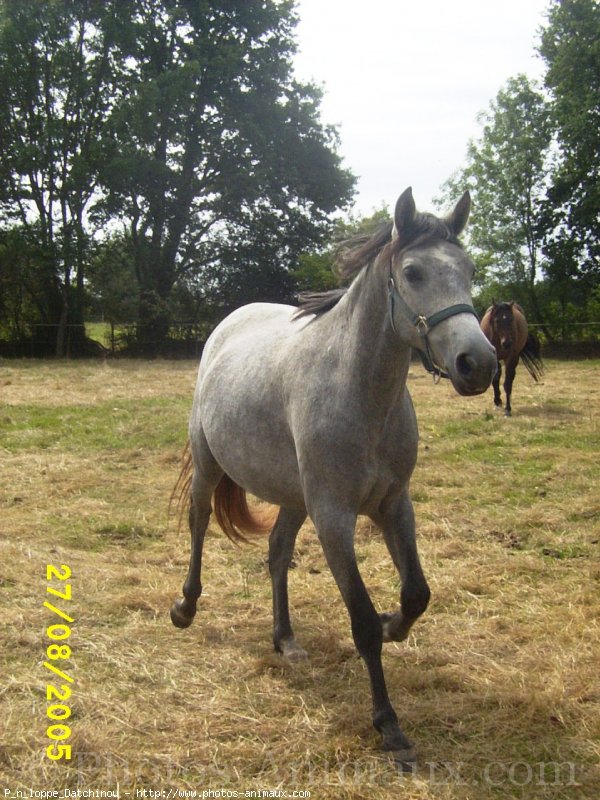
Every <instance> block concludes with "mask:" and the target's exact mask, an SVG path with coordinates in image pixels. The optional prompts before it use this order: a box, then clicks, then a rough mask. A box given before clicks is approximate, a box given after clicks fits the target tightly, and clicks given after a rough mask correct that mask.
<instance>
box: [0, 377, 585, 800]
mask: <svg viewBox="0 0 600 800" xmlns="http://www.w3.org/2000/svg"><path fill="white" fill-rule="evenodd" d="M195 373H196V364H195V363H192V362H173V363H171V362H160V361H156V362H126V361H116V362H110V361H106V362H83V363H76V362H75V363H69V362H55V363H54V362H53V363H43V362H34V361H31V362H29V361H27V362H25V361H23V362H6V361H4V362H1V363H0V437H1V438H0V446H1V448H2V449H1V462H0V466H1V473H2V480H1V483H0V494H1V506H2V514H1V520H0V528H1V531H2V537H1V541H0V548H1V550H0V613H1V617H0V619H1V620H2V624H1V627H0V659H1V661H2V675H3V680H2V683H1V685H0V702H1V704H2V705H1V709H2V713H1V717H0V726H1V728H0V730H1V731H2V735H1V737H0V742H1V744H0V791H1V792H2V797H5V790H6V789H9V790H11V791H12V792H13V794H12V795H11V798H13V800H14V798H16V796H17V795H16V791H17V790H22V791H24V792H26V794H23V795H22V796H23V797H24V796H27V797H29V796H31V795H30V791H31V790H33V791H34V792H43V791H44V792H48V791H51V790H64V789H65V788H67V789H69V790H70V792H73V793H76V790H77V789H79V790H80V791H86V790H94V791H95V790H103V791H109V790H110V791H113V792H116V791H117V790H118V791H119V792H120V794H121V797H124V798H127V797H131V798H135V797H136V796H137V797H142V796H144V794H143V792H142V791H141V790H144V789H145V790H147V791H149V790H153V791H156V790H164V791H165V792H167V793H168V792H169V790H179V791H180V792H181V793H182V794H180V795H179V796H185V795H184V793H185V792H187V793H188V795H187V796H192V795H191V794H189V793H190V792H194V791H195V792H197V796H198V797H202V792H203V791H204V792H205V793H207V792H209V791H211V790H212V792H213V794H212V795H211V796H213V797H218V796H222V797H225V796H229V797H234V796H236V795H235V792H238V793H239V794H238V795H237V796H240V797H241V796H245V795H244V793H245V792H247V791H248V792H260V791H263V792H269V791H270V792H272V793H274V792H276V791H287V792H288V795H287V796H288V797H292V792H293V791H296V792H310V793H311V797H312V798H319V799H320V800H321V798H323V799H324V800H328V799H329V798H332V799H333V798H336V799H338V798H342V799H343V798H356V799H358V798H374V799H375V800H377V799H378V798H388V797H389V798H391V797H402V798H409V799H411V798H415V799H416V798H419V799H420V800H432V798H436V799H437V798H442V799H444V798H452V799H456V800H465V799H466V800H479V798H512V797H524V798H573V797H577V798H586V799H588V800H597V798H598V797H599V796H600V771H599V762H600V678H599V673H600V670H599V664H600V635H599V632H600V563H599V558H598V554H599V552H600V544H599V539H600V530H599V529H600V489H599V485H600V480H599V479H600V474H599V473H600V465H599V461H600V459H599V444H600V362H598V361H581V362H558V361H551V362H549V363H548V364H547V374H546V377H545V380H544V383H543V384H542V385H536V384H534V383H533V382H532V381H531V379H530V378H529V376H528V375H527V374H526V372H525V370H524V369H523V368H521V369H520V370H519V371H518V373H517V379H516V382H515V388H514V393H513V417H512V418H511V419H506V418H504V416H502V415H501V414H498V413H497V412H495V411H494V409H493V404H492V396H491V393H488V394H486V395H485V396H483V397H478V398H471V399H464V398H459V397H457V396H456V395H455V394H454V393H453V391H452V389H451V387H449V386H448V385H446V384H441V385H439V386H434V385H433V384H432V383H431V380H430V379H429V377H428V376H427V375H426V374H425V373H424V372H423V371H422V370H421V368H420V367H417V366H416V365H414V366H413V368H412V370H411V374H410V377H409V385H410V388H411V391H412V394H413V398H414V400H415V406H416V409H417V415H418V418H419V424H420V431H421V444H420V456H419V464H418V466H417V469H416V472H415V476H414V480H413V485H412V491H413V498H414V500H415V508H416V513H417V524H418V530H419V536H420V552H421V555H422V560H423V563H424V567H425V570H426V574H427V576H428V579H429V582H430V585H431V589H432V592H433V599H432V603H431V605H430V607H429V609H428V611H427V613H426V615H425V616H424V617H423V618H422V619H421V620H420V621H419V622H418V623H417V625H416V626H415V628H414V629H413V632H412V633H411V635H410V638H409V640H408V641H407V642H406V643H403V644H390V645H386V646H385V653H384V668H385V670H386V675H387V680H388V687H389V690H390V694H391V697H392V701H393V702H394V704H395V707H396V709H397V711H398V713H399V715H400V718H401V723H402V726H403V728H404V730H405V732H406V733H407V735H408V736H409V737H410V738H411V739H412V740H413V741H414V742H415V744H416V749H417V752H418V758H419V767H418V770H417V772H416V774H414V775H412V776H404V777H403V776H400V775H398V774H397V773H396V771H395V770H394V768H393V766H392V765H391V764H390V763H389V761H388V760H387V757H386V756H385V754H383V753H382V752H380V751H379V749H378V745H379V740H378V736H377V735H376V733H375V732H374V731H373V729H372V728H371V722H370V716H371V713H370V712H371V710H370V697H369V691H368V685H367V677H366V671H365V669H364V666H363V664H362V662H361V660H360V659H359V658H358V657H357V655H356V653H355V650H354V646H353V644H352V639H351V635H350V630H349V624H348V619H347V616H346V612H345V609H344V607H343V604H342V601H341V599H340V597H339V594H338V591H337V588H336V587H335V584H334V582H333V579H332V577H331V575H330V574H329V572H328V570H327V568H326V565H325V563H324V559H323V556H322V554H321V551H320V547H319V544H318V541H317V539H316V536H315V534H314V531H313V529H312V528H311V526H310V525H308V524H307V525H306V526H305V527H304V528H303V530H302V531H301V534H300V537H299V540H298V544H297V550H296V553H295V559H294V564H295V568H294V569H293V570H292V571H291V573H290V595H291V605H292V613H293V618H294V621H295V627H296V633H297V636H298V639H299V641H300V642H301V643H302V645H303V646H304V647H305V648H306V649H307V650H308V651H309V653H310V659H309V660H308V661H307V662H304V663H294V664H288V663H284V662H283V661H282V660H281V659H280V658H279V657H278V656H276V655H275V654H273V653H272V652H271V599H270V586H269V579H268V571H267V567H266V563H265V556H266V542H264V543H262V542H261V543H260V544H258V545H256V546H253V547H252V546H250V547H246V548H244V549H238V548H236V547H235V546H234V545H232V544H231V543H230V542H229V540H227V539H226V538H225V537H224V536H223V535H222V534H220V533H219V532H217V531H216V530H215V531H212V530H211V531H210V532H209V536H208V539H207V543H206V547H205V566H204V571H203V583H204V587H205V588H204V594H203V597H202V599H201V602H200V608H199V613H198V616H197V618H196V621H195V622H194V625H193V626H192V627H191V628H190V629H188V630H187V631H179V630H176V629H175V628H173V627H172V625H171V623H170V621H169V616H168V610H169V607H170V605H171V602H172V600H173V599H174V598H175V597H177V596H178V595H179V593H180V589H181V584H182V582H183V579H184V577H185V572H186V569H187V558H188V536H187V532H186V531H184V530H182V531H181V532H178V530H177V524H176V521H174V520H170V521H168V519H167V505H168V500H169V495H170V492H171V489H172V486H173V484H174V482H175V479H176V477H177V473H178V463H179V456H180V453H181V450H182V447H183V444H184V442H185V437H186V425H187V415H188V412H189V408H190V402H191V396H192V391H193V385H194V381H195ZM357 550H358V553H359V559H360V563H361V569H362V571H363V575H364V578H365V581H366V583H367V585H368V586H369V588H370V590H371V594H372V597H373V599H374V602H375V604H376V606H377V607H378V608H379V609H380V610H382V611H384V610H391V609H392V608H394V607H395V606H396V604H397V596H398V580H397V576H396V574H395V572H394V570H393V567H392V565H391V562H390V559H389V556H388V555H387V551H386V550H385V548H384V545H383V542H382V540H381V538H380V536H379V534H378V532H377V531H376V530H374V529H372V527H371V526H370V525H369V523H368V522H367V521H366V520H361V521H360V523H359V530H358V534H357ZM48 564H54V565H57V566H60V565H67V566H68V567H69V568H70V570H71V571H72V576H71V577H70V578H69V579H68V580H65V581H62V582H60V581H58V580H56V579H52V580H51V582H50V584H49V583H48V581H47V575H46V569H47V565H48ZM67 584H70V585H71V586H72V590H71V591H72V597H71V598H68V597H66V595H67V594H68V591H67V590H66V589H65V588H64V587H65V586H66V585H67ZM48 585H50V587H51V588H53V589H55V590H56V591H61V592H62V594H64V595H65V597H63V598H60V597H59V596H57V595H56V594H52V593H47V586H48ZM61 587H62V588H61ZM47 601H48V602H51V603H52V604H53V605H54V606H55V607H56V608H57V609H58V610H59V611H61V612H62V613H63V614H66V615H67V616H69V617H70V618H73V619H74V622H73V623H72V624H70V623H69V628H71V634H70V635H69V636H68V637H66V638H64V639H61V640H57V641H54V642H52V641H51V640H50V639H49V634H48V626H52V625H58V624H67V621H66V620H64V619H61V618H60V617H59V616H57V614H56V612H54V611H52V610H51V609H49V608H48V607H45V606H44V603H45V602H47ZM67 630H68V629H65V628H55V629H52V630H51V632H52V634H53V635H55V636H59V635H66V632H67ZM53 644H54V645H56V646H57V648H60V647H64V646H65V645H66V646H68V647H70V648H71V652H69V653H67V651H66V650H64V649H63V650H60V649H55V650H52V651H51V655H49V654H48V652H47V648H48V647H49V646H51V645H53ZM61 655H62V656H66V657H65V658H61V657H60V656H61ZM45 662H46V663H49V664H50V665H51V666H54V667H55V668H57V669H60V670H61V672H63V673H64V674H65V676H66V678H65V679H63V678H59V677H58V676H57V675H55V674H54V673H53V672H51V671H50V669H49V668H48V667H45V666H44V663H45ZM69 681H71V682H69ZM48 685H56V686H57V688H59V689H60V686H62V685H65V686H67V687H68V689H70V690H71V695H70V697H68V698H66V694H67V692H66V691H65V690H61V691H62V695H63V697H65V700H64V702H61V700H60V699H57V698H56V697H55V698H54V699H52V700H49V701H48V700H47V698H46V691H47V686H48ZM65 708H66V709H69V710H71V712H72V713H71V715H70V717H68V719H65V720H64V721H62V722H61V720H60V719H59V717H60V716H62V715H66V713H67V711H66V710H65ZM49 710H50V713H51V714H52V715H54V716H55V717H56V719H54V720H53V719H49V718H48V711H49ZM60 725H63V726H68V729H70V735H69V737H68V738H65V739H64V740H62V741H61V740H60V739H59V740H57V741H56V743H55V749H54V750H53V751H52V752H54V753H58V752H60V751H59V750H57V749H56V748H57V747H58V746H60V745H61V744H68V745H70V746H71V747H72V758H71V760H70V761H65V760H62V761H57V762H56V763H55V762H53V761H51V760H50V759H49V758H48V756H47V755H46V748H47V747H48V746H49V745H52V744H53V742H52V740H51V739H49V738H48V735H47V729H48V727H49V726H60ZM68 729H67V728H66V727H62V728H61V727H56V728H51V732H52V735H53V736H62V735H66V733H67V730H68ZM136 792H137V795H136ZM218 792H221V795H219V794H218ZM126 793H130V794H126ZM34 796H37V797H42V795H40V794H38V795H35V794H34ZM72 796H76V794H75V795H72ZM145 796H146V797H148V796H149V794H146V795H145ZM166 796H167V795H165V797H166ZM171 796H172V797H175V796H176V795H171ZM204 796H205V797H206V796H208V794H205V795H204ZM247 796H252V795H251V794H249V795H247ZM254 796H260V795H258V794H255V795H254ZM271 796H275V795H274V794H272V795H271ZM297 796H298V795H297ZM300 796H301V795H300ZM305 796H308V795H305Z"/></svg>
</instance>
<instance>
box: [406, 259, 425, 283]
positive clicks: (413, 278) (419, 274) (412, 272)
mask: <svg viewBox="0 0 600 800" xmlns="http://www.w3.org/2000/svg"><path fill="white" fill-rule="evenodd" d="M404 277H405V278H406V280H407V281H408V282H409V283H413V284H414V283H420V282H421V281H422V280H423V270H421V269H419V267H417V266H415V264H407V265H406V266H405V267H404Z"/></svg>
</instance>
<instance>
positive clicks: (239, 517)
mask: <svg viewBox="0 0 600 800" xmlns="http://www.w3.org/2000/svg"><path fill="white" fill-rule="evenodd" d="M213 511H214V512H215V517H216V518H217V522H218V523H219V527H220V528H221V530H222V531H223V533H225V534H227V536H228V537H229V538H230V539H231V541H232V542H235V543H238V542H246V543H248V542H249V539H248V538H247V536H245V534H248V535H250V536H259V535H264V534H266V533H269V531H270V530H271V528H272V527H273V525H274V524H275V513H274V512H275V509H274V508H273V507H272V506H271V507H270V508H269V509H268V510H267V511H264V512H255V511H251V510H250V507H249V506H248V501H247V499H246V490H245V489H243V488H242V487H241V486H239V485H238V484H237V483H236V482H235V481H234V480H232V479H231V478H230V477H229V475H226V474H225V475H223V477H222V478H221V480H220V481H219V483H218V484H217V488H216V489H215V491H214V494H213Z"/></svg>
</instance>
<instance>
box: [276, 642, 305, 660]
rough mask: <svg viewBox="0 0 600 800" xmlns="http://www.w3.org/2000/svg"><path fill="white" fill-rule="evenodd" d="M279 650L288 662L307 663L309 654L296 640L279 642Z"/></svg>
mask: <svg viewBox="0 0 600 800" xmlns="http://www.w3.org/2000/svg"><path fill="white" fill-rule="evenodd" d="M277 649H278V651H279V652H280V653H281V655H282V656H283V657H284V658H286V659H287V660H288V661H306V660H307V659H308V653H307V652H306V650H304V648H302V647H300V645H299V644H297V642H296V640H295V639H286V640H284V641H282V642H279V646H278V647H277Z"/></svg>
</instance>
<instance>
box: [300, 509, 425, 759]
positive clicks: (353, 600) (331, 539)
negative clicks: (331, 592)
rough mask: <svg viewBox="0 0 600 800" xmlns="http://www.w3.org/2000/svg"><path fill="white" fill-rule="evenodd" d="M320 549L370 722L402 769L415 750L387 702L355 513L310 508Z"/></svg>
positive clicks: (377, 629) (378, 623)
mask: <svg viewBox="0 0 600 800" xmlns="http://www.w3.org/2000/svg"><path fill="white" fill-rule="evenodd" d="M311 516H312V518H313V521H314V523H315V527H316V528H317V533H318V535H319V539H320V541H321V544H322V546H323V551H324V553H325V557H326V559H327V563H328V564H329V568H330V569H331V572H332V573H333V576H334V578H335V580H336V583H337V585H338V587H339V590H340V592H341V594H342V597H343V599H344V602H345V604H346V607H347V609H348V612H349V615H350V622H351V626H352V636H353V638H354V643H355V645H356V649H357V650H358V652H359V653H360V655H361V656H362V658H363V660H364V662H365V664H366V666H367V670H368V672H369V678H370V682H371V696H372V700H373V725H374V726H375V728H376V729H377V730H378V731H379V733H380V734H381V735H382V737H383V743H382V746H383V749H384V750H386V751H391V752H393V756H394V760H395V761H396V763H397V764H398V765H399V766H400V767H401V768H402V769H409V768H412V763H413V762H414V752H413V750H412V746H411V744H410V742H409V741H408V739H407V738H406V736H405V735H404V733H403V732H402V730H401V728H400V725H399V723H398V716H397V714H396V712H395V711H394V709H393V707H392V704H391V702H390V699H389V696H388V691H387V687H386V683H385V677H384V674H383V666H382V663H381V651H382V645H383V630H382V625H381V620H380V618H379V615H378V614H377V611H376V610H375V607H374V606H373V603H372V602H371V598H370V597H369V594H368V592H367V589H366V587H365V585H364V583H363V580H362V577H361V575H360V572H359V569H358V565H357V563H356V555H355V552H354V528H355V525H356V514H355V513H352V512H347V513H336V512H333V511H331V510H325V509H322V510H321V509H317V510H315V511H312V510H311Z"/></svg>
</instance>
